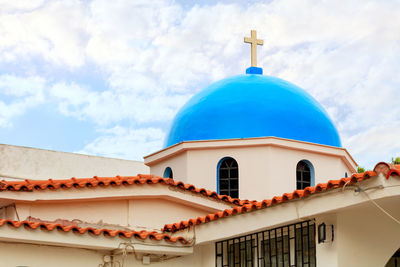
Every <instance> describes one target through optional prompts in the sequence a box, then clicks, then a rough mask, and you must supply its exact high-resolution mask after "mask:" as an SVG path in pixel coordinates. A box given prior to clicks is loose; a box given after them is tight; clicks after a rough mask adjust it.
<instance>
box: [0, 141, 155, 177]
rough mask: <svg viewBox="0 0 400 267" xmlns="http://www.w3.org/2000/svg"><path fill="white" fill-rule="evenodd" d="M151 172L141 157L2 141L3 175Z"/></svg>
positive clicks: (104, 174) (70, 175)
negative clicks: (8, 143)
mask: <svg viewBox="0 0 400 267" xmlns="http://www.w3.org/2000/svg"><path fill="white" fill-rule="evenodd" d="M139 173H141V174H148V173H149V167H147V166H146V165H144V163H143V162H141V161H133V160H123V159H113V158H105V157H98V156H89V155H83V154H75V153H66V152H59V151H50V150H44V149H37V148H29V147H20V146H11V145H3V144H0V178H1V179H11V178H14V179H35V180H37V179H39V180H42V179H49V178H52V179H69V178H71V177H76V178H80V177H82V178H88V177H93V176H116V175H121V176H134V175H137V174H139Z"/></svg>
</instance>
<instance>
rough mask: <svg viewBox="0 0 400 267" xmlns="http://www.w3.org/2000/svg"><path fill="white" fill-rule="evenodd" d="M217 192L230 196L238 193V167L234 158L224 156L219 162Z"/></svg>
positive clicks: (235, 195)
mask: <svg viewBox="0 0 400 267" xmlns="http://www.w3.org/2000/svg"><path fill="white" fill-rule="evenodd" d="M218 175H219V188H218V189H219V193H220V194H226V195H228V196H231V197H235V198H236V197H238V195H239V168H238V164H237V162H236V160H234V159H233V158H225V159H224V160H222V162H221V163H220V164H219V170H218Z"/></svg>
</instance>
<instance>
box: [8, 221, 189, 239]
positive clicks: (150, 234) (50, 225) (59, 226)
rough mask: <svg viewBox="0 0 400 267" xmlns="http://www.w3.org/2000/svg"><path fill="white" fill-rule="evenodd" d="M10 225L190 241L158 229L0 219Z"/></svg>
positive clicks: (46, 229)
mask: <svg viewBox="0 0 400 267" xmlns="http://www.w3.org/2000/svg"><path fill="white" fill-rule="evenodd" d="M6 224H7V225H10V226H13V227H15V228H20V227H22V226H23V227H24V228H26V229H33V230H35V229H40V230H43V231H54V230H58V231H62V232H73V233H76V234H93V235H96V236H98V235H104V236H109V237H116V236H118V237H124V238H137V239H142V240H145V239H150V240H156V241H161V240H164V241H166V242H170V243H177V242H179V243H181V244H188V241H187V240H186V239H185V238H184V237H171V236H170V235H168V234H164V233H159V232H156V231H152V232H149V231H134V230H130V231H126V230H110V229H97V228H93V227H79V226H76V225H63V224H59V223H45V222H31V221H12V220H4V219H0V227H1V226H3V225H6Z"/></svg>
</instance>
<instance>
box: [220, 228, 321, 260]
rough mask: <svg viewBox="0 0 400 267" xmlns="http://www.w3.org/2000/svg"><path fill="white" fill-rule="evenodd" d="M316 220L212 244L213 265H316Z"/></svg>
mask: <svg viewBox="0 0 400 267" xmlns="http://www.w3.org/2000/svg"><path fill="white" fill-rule="evenodd" d="M315 242H316V241H315V222H314V221H312V220H311V221H304V222H300V223H295V224H290V225H285V226H282V227H277V228H274V229H270V230H266V231H262V232H258V233H253V234H249V235H244V236H240V237H235V238H232V239H228V240H223V241H219V242H216V243H215V266H216V267H316V258H315V257H316V251H315V249H316V245H315Z"/></svg>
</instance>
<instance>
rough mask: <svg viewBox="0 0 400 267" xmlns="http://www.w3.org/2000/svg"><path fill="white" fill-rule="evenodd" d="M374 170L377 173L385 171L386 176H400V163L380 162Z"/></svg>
mask: <svg viewBox="0 0 400 267" xmlns="http://www.w3.org/2000/svg"><path fill="white" fill-rule="evenodd" d="M374 171H375V172H376V173H378V174H379V173H383V174H384V175H386V178H389V177H390V176H394V175H397V176H400V164H389V163H386V162H379V163H378V164H376V165H375V168H374Z"/></svg>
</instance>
